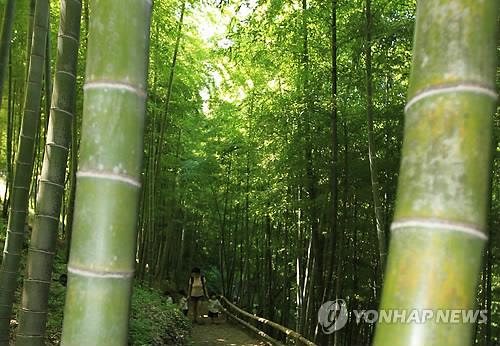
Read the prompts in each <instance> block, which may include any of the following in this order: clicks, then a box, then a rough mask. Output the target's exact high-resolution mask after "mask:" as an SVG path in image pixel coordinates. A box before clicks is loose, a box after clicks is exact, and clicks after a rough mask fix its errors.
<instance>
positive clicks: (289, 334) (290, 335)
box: [222, 297, 317, 346]
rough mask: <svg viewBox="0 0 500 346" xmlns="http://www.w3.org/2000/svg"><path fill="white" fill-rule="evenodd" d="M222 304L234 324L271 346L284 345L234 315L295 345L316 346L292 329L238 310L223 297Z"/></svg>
mask: <svg viewBox="0 0 500 346" xmlns="http://www.w3.org/2000/svg"><path fill="white" fill-rule="evenodd" d="M222 304H223V305H224V312H225V313H226V314H227V316H228V317H230V318H231V319H233V320H235V321H236V322H238V323H240V324H242V325H244V326H245V327H247V328H248V329H250V330H252V331H253V332H255V333H257V334H258V335H259V336H260V337H262V338H263V339H265V340H266V341H268V342H270V343H271V344H273V345H279V346H284V345H285V344H283V342H281V341H278V340H276V339H274V338H272V337H271V336H269V335H268V334H266V333H264V332H263V331H261V330H260V329H258V328H257V327H255V326H253V325H252V324H250V323H249V322H247V321H245V320H243V319H242V318H240V317H238V316H236V314H238V315H240V316H244V317H247V318H248V319H250V320H251V321H255V322H257V323H260V324H262V325H267V326H270V327H272V328H274V329H276V330H278V331H280V332H282V333H284V334H285V335H286V339H287V340H293V341H295V343H294V344H295V345H306V346H317V345H316V344H315V343H314V342H312V341H309V340H307V339H306V338H304V337H303V336H302V335H300V334H299V333H297V332H296V331H294V330H292V329H289V328H287V327H284V326H282V325H281V324H278V323H276V322H273V321H270V320H268V319H265V318H263V317H258V316H255V315H253V314H251V313H249V312H247V311H245V310H243V309H240V308H239V307H237V306H236V305H234V304H233V303H231V302H230V301H229V300H227V299H226V298H225V297H222Z"/></svg>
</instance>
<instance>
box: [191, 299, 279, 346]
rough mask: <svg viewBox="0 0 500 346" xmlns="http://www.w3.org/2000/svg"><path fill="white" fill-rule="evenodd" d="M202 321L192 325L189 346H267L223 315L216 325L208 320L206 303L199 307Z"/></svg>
mask: <svg viewBox="0 0 500 346" xmlns="http://www.w3.org/2000/svg"><path fill="white" fill-rule="evenodd" d="M200 313H201V315H202V320H201V323H200V324H193V332H192V334H191V340H192V344H191V346H224V345H227V346H265V345H269V344H268V343H266V342H265V341H263V340H259V338H257V337H256V336H255V335H254V334H252V332H250V331H247V330H245V329H244V328H242V327H240V326H238V325H235V324H233V323H231V322H229V321H228V320H227V317H226V316H225V315H222V317H219V321H217V323H216V324H212V323H211V321H210V319H209V318H208V316H207V314H208V307H207V304H206V302H202V303H201V305H200Z"/></svg>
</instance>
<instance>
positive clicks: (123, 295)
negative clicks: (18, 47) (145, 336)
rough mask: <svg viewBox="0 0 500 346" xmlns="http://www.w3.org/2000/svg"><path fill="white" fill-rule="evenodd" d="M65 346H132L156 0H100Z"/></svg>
mask: <svg viewBox="0 0 500 346" xmlns="http://www.w3.org/2000/svg"><path fill="white" fill-rule="evenodd" d="M90 9H91V13H92V16H91V17H90V29H89V40H88V51H87V69H86V82H85V86H84V90H85V101H84V110H83V125H82V139H81V145H80V157H79V168H78V172H77V188H76V189H77V190H76V201H75V221H74V229H73V237H72V241H71V255H70V260H69V264H68V273H69V278H68V279H69V280H68V290H67V294H66V305H65V309H64V322H63V331H62V339H61V345H75V346H82V345H93V346H101V345H102V346H104V345H105V346H113V345H119V346H122V345H126V344H127V338H128V320H129V313H130V296H131V291H132V279H133V276H134V268H135V246H136V237H137V232H136V231H137V229H136V227H137V214H138V206H139V198H140V188H141V182H140V175H141V168H142V157H143V128H144V113H145V108H146V104H145V103H146V102H145V101H146V86H147V84H146V77H147V60H148V59H147V57H148V49H149V26H150V14H151V2H150V1H137V0H107V1H103V0H93V1H90Z"/></svg>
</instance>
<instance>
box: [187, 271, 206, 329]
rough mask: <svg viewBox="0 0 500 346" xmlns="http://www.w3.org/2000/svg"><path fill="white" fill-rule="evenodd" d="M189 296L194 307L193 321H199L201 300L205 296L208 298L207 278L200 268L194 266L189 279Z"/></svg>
mask: <svg viewBox="0 0 500 346" xmlns="http://www.w3.org/2000/svg"><path fill="white" fill-rule="evenodd" d="M188 296H189V299H190V300H191V307H192V308H193V322H194V323H197V322H198V310H199V306H200V301H201V300H202V299H203V298H208V296H207V289H206V279H205V277H204V276H203V275H201V270H200V268H197V267H195V268H193V270H191V278H190V279H189V290H188Z"/></svg>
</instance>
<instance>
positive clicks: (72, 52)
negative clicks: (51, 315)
mask: <svg viewBox="0 0 500 346" xmlns="http://www.w3.org/2000/svg"><path fill="white" fill-rule="evenodd" d="M81 9H82V4H81V1H79V0H61V15H60V25H59V35H58V36H59V39H58V49H57V52H58V55H57V62H56V75H55V79H54V93H53V95H52V107H51V111H50V112H51V114H50V117H49V127H48V133H47V141H46V146H45V155H44V162H43V166H42V173H41V178H40V187H39V190H38V193H37V209H36V213H35V223H34V227H33V232H32V235H31V242H30V249H29V252H28V260H27V274H26V279H25V281H24V288H23V297H22V308H21V311H20V325H19V329H18V334H17V338H16V344H17V345H44V344H45V343H44V336H45V324H46V319H47V308H48V296H49V287H50V282H51V274H52V260H53V257H54V252H55V250H56V249H55V247H56V239H57V232H58V227H59V214H60V210H61V203H62V197H63V194H64V183H65V176H66V161H67V158H68V150H69V146H70V144H71V127H72V120H73V117H74V109H75V100H76V70H77V59H78V48H79V37H80V17H81ZM46 78H48V76H46Z"/></svg>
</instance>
